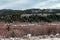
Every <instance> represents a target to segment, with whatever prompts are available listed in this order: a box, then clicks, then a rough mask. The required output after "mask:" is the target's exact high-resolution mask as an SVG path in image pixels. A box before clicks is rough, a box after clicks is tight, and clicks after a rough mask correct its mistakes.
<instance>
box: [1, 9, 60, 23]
mask: <svg viewBox="0 0 60 40" xmlns="http://www.w3.org/2000/svg"><path fill="white" fill-rule="evenodd" d="M58 13H59V14H60V9H27V10H11V9H3V10H0V21H4V22H15V21H19V22H42V21H43V22H55V21H60V15H57V14H58ZM27 14H28V15H27ZM37 14H38V15H37ZM39 14H40V15H39ZM44 14H46V16H45V15H44ZM42 15H43V16H42Z"/></svg>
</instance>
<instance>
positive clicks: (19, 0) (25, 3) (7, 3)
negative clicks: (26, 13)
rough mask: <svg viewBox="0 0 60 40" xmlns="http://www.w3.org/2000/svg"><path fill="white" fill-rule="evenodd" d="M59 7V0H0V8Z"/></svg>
mask: <svg viewBox="0 0 60 40" xmlns="http://www.w3.org/2000/svg"><path fill="white" fill-rule="evenodd" d="M31 8H40V9H46V8H48V9H49V8H51V9H54V8H55V9H60V0H0V9H14V10H24V9H31Z"/></svg>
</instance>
